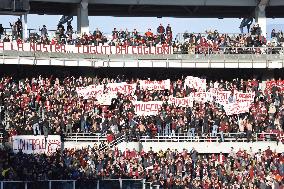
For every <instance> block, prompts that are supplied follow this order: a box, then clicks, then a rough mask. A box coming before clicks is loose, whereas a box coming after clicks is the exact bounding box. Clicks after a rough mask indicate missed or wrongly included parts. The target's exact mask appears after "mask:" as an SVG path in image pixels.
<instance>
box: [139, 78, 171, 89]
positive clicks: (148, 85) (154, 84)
mask: <svg viewBox="0 0 284 189" xmlns="http://www.w3.org/2000/svg"><path fill="white" fill-rule="evenodd" d="M139 82H140V88H141V89H144V90H146V89H147V90H166V89H168V90H170V89H171V80H170V79H167V80H162V81H150V80H140V81H139Z"/></svg>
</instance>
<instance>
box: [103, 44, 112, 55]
mask: <svg viewBox="0 0 284 189" xmlns="http://www.w3.org/2000/svg"><path fill="white" fill-rule="evenodd" d="M103 47H104V53H103V54H107V48H109V46H103ZM110 49H111V48H110Z"/></svg>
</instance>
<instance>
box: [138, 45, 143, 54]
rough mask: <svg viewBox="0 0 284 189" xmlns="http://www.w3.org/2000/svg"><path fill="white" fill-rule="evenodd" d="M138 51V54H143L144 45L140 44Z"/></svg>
mask: <svg viewBox="0 0 284 189" xmlns="http://www.w3.org/2000/svg"><path fill="white" fill-rule="evenodd" d="M137 53H138V54H142V53H143V49H142V46H138V47H137Z"/></svg>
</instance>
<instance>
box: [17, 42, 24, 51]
mask: <svg viewBox="0 0 284 189" xmlns="http://www.w3.org/2000/svg"><path fill="white" fill-rule="evenodd" d="M17 46H18V51H20V49H21V51H24V45H23V43H18V44H17Z"/></svg>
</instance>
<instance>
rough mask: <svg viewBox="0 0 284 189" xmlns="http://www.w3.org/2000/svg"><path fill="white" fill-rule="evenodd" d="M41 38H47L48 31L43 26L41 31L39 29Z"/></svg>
mask: <svg viewBox="0 0 284 189" xmlns="http://www.w3.org/2000/svg"><path fill="white" fill-rule="evenodd" d="M39 31H40V35H41V37H42V38H43V37H47V29H46V25H43V26H42V28H41V29H39Z"/></svg>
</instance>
